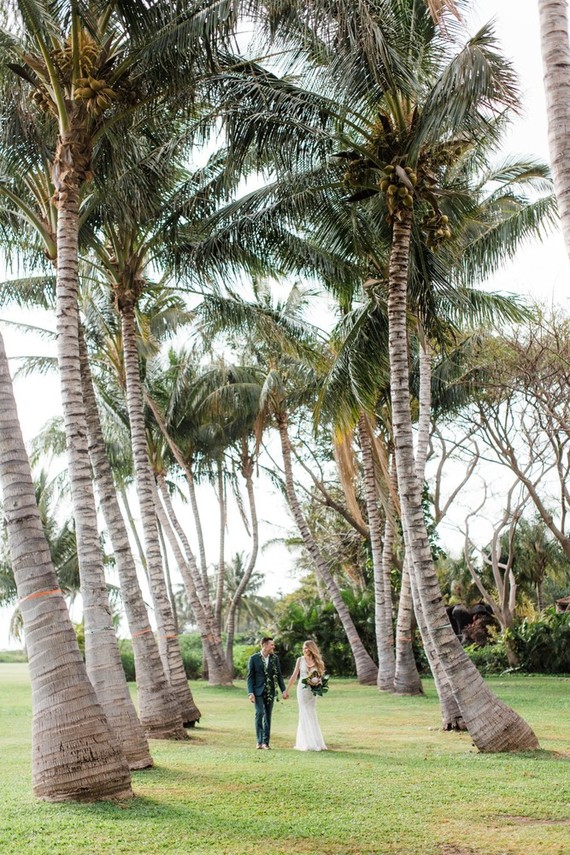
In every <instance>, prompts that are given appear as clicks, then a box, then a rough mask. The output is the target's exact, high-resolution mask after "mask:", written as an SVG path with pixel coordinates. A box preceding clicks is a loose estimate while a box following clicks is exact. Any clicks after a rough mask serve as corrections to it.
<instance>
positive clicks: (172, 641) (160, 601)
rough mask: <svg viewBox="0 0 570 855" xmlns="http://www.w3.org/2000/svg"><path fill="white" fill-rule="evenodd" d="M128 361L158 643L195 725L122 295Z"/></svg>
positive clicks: (131, 322)
mask: <svg viewBox="0 0 570 855" xmlns="http://www.w3.org/2000/svg"><path fill="white" fill-rule="evenodd" d="M119 309H120V312H121V325H122V333H123V354H124V360H125V385H126V398H127V411H128V414H129V423H130V428H131V445H132V451H133V460H134V464H135V475H136V489H137V496H138V500H139V509H140V516H141V522H142V528H143V539H144V549H145V555H146V562H147V571H148V577H149V581H150V589H151V594H152V598H153V602H154V610H155V619H156V624H157V631H158V645H159V649H160V655H161V658H162V665H163V668H164V671H165V673H166V676H167V677H168V680H169V682H170V685H171V687H172V689H173V691H174V694H175V696H176V700H177V701H178V705H179V707H180V714H181V717H182V722H183V723H184V724H185V725H191V724H192V723H193V722H195V721H197V720H198V719H199V718H200V711H199V710H198V708H197V707H196V704H195V703H194V699H193V697H192V692H191V691H190V688H189V686H188V680H187V679H186V673H185V671H184V664H183V662H182V656H181V655H180V647H179V644H178V635H177V633H176V629H175V626H174V619H173V617H172V609H171V608H170V603H169V602H168V597H167V594H166V590H165V584H164V573H163V570H162V555H161V551H160V541H159V538H158V528H157V522H156V511H155V505H154V495H153V493H154V476H153V474H152V470H151V468H150V462H149V459H148V451H147V444H146V433H145V423H144V409H143V396H142V388H141V380H140V372H139V361H138V352H137V338H136V329H135V314H134V306H133V303H132V301H131V300H128V299H127V300H123V301H121V298H120V296H119Z"/></svg>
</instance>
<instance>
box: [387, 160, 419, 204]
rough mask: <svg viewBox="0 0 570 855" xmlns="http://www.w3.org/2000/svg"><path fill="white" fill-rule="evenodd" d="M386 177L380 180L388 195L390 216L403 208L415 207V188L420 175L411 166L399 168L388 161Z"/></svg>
mask: <svg viewBox="0 0 570 855" xmlns="http://www.w3.org/2000/svg"><path fill="white" fill-rule="evenodd" d="M383 172H384V177H383V178H382V179H381V181H380V190H381V191H382V192H383V193H385V195H386V205H387V207H388V212H389V214H390V217H394V216H397V214H398V212H399V211H401V210H402V208H409V209H412V208H413V207H414V196H413V190H414V187H415V186H416V184H417V183H418V176H417V174H416V173H415V172H414V170H413V169H412V168H411V167H410V166H406V167H404V168H403V169H400V170H397V169H396V167H395V166H394V164H392V163H387V164H386V166H385V167H384V171H383Z"/></svg>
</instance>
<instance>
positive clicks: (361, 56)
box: [230, 0, 536, 750]
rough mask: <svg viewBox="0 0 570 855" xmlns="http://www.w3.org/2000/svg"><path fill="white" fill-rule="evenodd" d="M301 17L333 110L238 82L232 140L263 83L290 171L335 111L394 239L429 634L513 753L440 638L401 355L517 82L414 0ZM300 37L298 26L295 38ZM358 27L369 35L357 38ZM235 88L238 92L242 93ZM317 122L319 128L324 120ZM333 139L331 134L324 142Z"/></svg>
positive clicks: (405, 493) (293, 13) (355, 195)
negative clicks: (415, 247) (419, 292)
mask: <svg viewBox="0 0 570 855" xmlns="http://www.w3.org/2000/svg"><path fill="white" fill-rule="evenodd" d="M305 8H306V7H305V4H304V9H305ZM271 12H272V15H273V18H272V25H273V27H274V29H276V30H277V29H278V28H279V26H280V25H281V24H282V23H283V21H284V19H286V20H288V22H289V26H290V27H291V26H292V21H293V22H294V21H297V22H299V18H298V17H297V15H298V13H299V7H297V6H296V4H289V5H288V6H287V9H286V10H284V12H283V10H282V8H281V7H280V6H279V5H278V4H276V5H275V7H274V8H272V10H271ZM304 22H305V27H304V29H303V36H304V39H305V44H308V43H310V41H311V36H314V38H315V40H314V42H313V44H315V43H316V41H317V40H320V44H319V56H320V57H321V58H324V56H325V55H327V53H328V58H329V65H328V67H327V75H328V78H327V79H328V81H329V92H330V91H331V89H332V85H333V84H334V92H335V97H336V101H334V99H331V98H330V97H329V98H325V97H323V96H322V95H317V96H315V97H313V94H314V93H313V92H309V93H306V92H304V93H301V92H300V91H299V90H297V91H295V93H292V88H293V87H292V84H290V83H289V81H286V82H284V81H278V82H275V81H274V80H273V79H271V75H268V74H266V75H265V76H264V75H263V74H257V75H256V79H255V85H256V87H257V90H254V88H253V87H252V86H249V88H248V87H247V84H246V83H243V82H241V81H240V83H241V90H240V92H241V96H242V99H241V102H240V107H241V108H242V113H243V115H244V121H243V122H242V124H241V126H240V127H239V128H237V129H236V123H235V122H233V124H232V123H230V133H234V134H235V135H236V138H237V141H238V142H240V141H241V140H243V139H244V138H245V136H246V135H247V134H250V135H251V134H252V133H254V131H255V125H256V122H258V121H259V104H260V100H261V99H260V97H259V90H264V87H265V88H266V89H267V90H268V91H269V92H271V93H272V95H273V99H274V100H273V101H271V99H270V98H268V92H266V91H263V97H264V100H265V102H266V103H270V104H272V106H273V105H274V104H275V105H276V107H274V110H273V112H274V115H273V117H272V118H270V119H269V123H270V125H269V129H266V128H264V131H263V135H264V136H263V142H264V143H265V144H266V145H267V147H269V145H270V144H273V145H275V140H276V139H279V138H280V134H281V135H282V139H283V140H289V141H294V142H295V145H293V144H291V145H290V146H289V149H288V151H287V150H286V151H285V152H283V151H280V154H279V167H280V168H281V169H282V170H284V168H285V167H286V166H288V165H289V164H290V163H291V162H294V160H295V158H296V157H297V156H298V154H299V153H300V152H301V153H302V154H303V156H304V157H305V158H308V157H310V156H311V155H313V154H314V153H315V151H317V152H319V151H322V150H323V148H326V145H325V143H326V137H327V134H326V132H325V133H323V129H324V128H326V120H325V119H323V118H322V117H323V114H325V115H326V113H327V111H328V114H329V115H330V116H332V123H333V124H334V122H336V128H335V129H334V133H335V135H336V137H337V139H339V141H341V144H343V145H344V147H345V148H346V149H347V150H345V151H341V152H337V156H338V157H339V158H341V159H342V161H343V162H344V164H345V170H346V171H345V174H344V183H345V185H346V186H347V187H348V188H349V196H348V197H347V201H348V202H349V203H353V204H357V203H361V202H365V201H366V205H367V207H368V208H369V216H373V217H374V220H375V222H377V223H378V227H379V228H378V231H379V232H381V229H382V223H383V221H384V218H387V221H388V224H389V227H390V241H391V250H390V262H389V266H388V276H387V285H388V323H389V357H390V381H391V385H390V389H391V405H392V419H393V425H394V438H395V451H396V465H397V470H398V483H399V490H400V495H401V499H402V514H403V522H404V528H405V529H406V530H407V534H406V536H407V541H408V547H409V549H410V550H411V553H412V557H413V569H414V574H415V575H416V577H417V578H416V582H417V585H416V589H417V593H418V596H419V598H420V599H421V605H422V607H423V609H424V612H425V615H424V616H425V620H426V625H427V626H428V627H429V628H430V633H433V642H434V647H435V649H437V650H438V651H439V652H440V654H441V658H442V663H443V664H444V665H445V670H446V673H447V676H448V679H449V681H450V683H451V684H452V688H453V691H454V694H455V695H456V697H457V698H458V699H460V706H461V712H462V714H463V717H464V719H465V721H466V722H467V724H468V726H469V728H470V731H471V733H472V735H473V736H474V740H475V742H476V744H477V745H478V747H480V748H481V749H482V750H508V749H510V748H515V747H520V746H525V747H529V746H536V738H535V737H534V734H532V731H530V728H528V726H527V725H526V724H525V723H524V722H522V720H521V719H520V717H518V716H516V714H514V713H513V712H512V711H511V710H509V709H508V708H506V707H505V706H504V705H503V704H501V703H500V702H499V701H498V700H497V699H496V698H495V697H494V696H493V695H492V694H491V693H490V692H489V691H488V689H486V688H485V689H484V690H483V689H482V688H481V686H482V683H481V681H480V678H479V677H478V675H477V674H475V673H474V669H472V668H471V665H470V663H469V662H468V661H467V659H466V657H465V656H464V654H463V651H462V650H461V649H460V647H459V645H458V644H457V643H456V639H455V638H452V637H451V635H450V633H447V635H446V629H440V627H443V626H444V623H445V618H444V610H443V605H442V603H441V595H438V594H437V593H436V592H437V584H436V577H435V573H434V572H433V566H432V564H431V555H430V552H429V548H428V541H427V537H426V534H425V523H424V520H423V513H422V503H421V484H420V482H419V481H418V478H417V475H416V468H415V460H414V453H413V433H412V417H411V410H410V399H409V391H410V390H409V377H408V371H409V369H408V347H407V295H408V287H409V286H413V284H414V269H413V265H412V264H411V263H410V258H411V252H410V249H411V246H412V233H416V232H421V233H423V242H424V244H427V245H428V247H429V248H430V251H431V258H432V260H433V263H432V266H433V269H434V271H437V270H438V269H439V271H440V272H439V277H438V278H439V281H440V284H441V285H444V283H445V282H446V277H445V275H443V276H442V275H441V273H442V271H441V267H440V265H439V264H438V256H439V255H440V254H441V255H442V256H443V255H445V254H446V248H447V246H448V245H449V244H450V243H451V244H452V243H453V229H457V228H458V226H459V224H460V219H461V217H460V214H461V211H462V210H463V209H464V206H465V203H466V202H467V201H468V196H467V195H466V188H465V175H463V174H462V173H461V169H460V168H458V167H459V166H460V164H461V162H462V159H463V158H464V156H466V155H467V153H473V156H477V155H478V153H480V152H482V151H483V150H484V147H485V146H486V147H488V146H489V145H490V144H491V143H493V142H495V141H496V140H497V138H498V135H499V133H500V131H501V129H502V127H503V125H504V117H503V113H504V110H505V108H508V107H510V106H512V105H514V104H515V103H516V87H515V82H514V77H513V74H512V72H511V69H510V67H509V65H508V64H507V63H506V62H505V61H504V60H503V59H502V58H501V56H500V54H499V53H498V52H497V50H496V45H495V42H494V39H493V37H492V33H491V31H490V29H489V28H488V27H486V28H483V29H482V30H481V31H480V32H479V33H478V34H477V35H476V36H475V37H473V38H472V39H470V40H469V41H468V43H467V44H466V45H465V46H464V47H463V48H462V49H460V50H459V51H457V52H456V53H455V54H454V53H453V51H455V50H456V48H455V46H454V45H453V46H452V42H451V40H450V39H449V38H447V37H446V38H441V37H440V36H439V35H438V32H437V31H436V29H435V27H434V25H433V22H432V21H431V19H430V18H429V16H428V14H427V12H426V10H425V8H424V7H423V6H422V4H421V3H419V2H416V0H409V2H402V3H399V4H397V6H395V5H394V4H391V5H390V4H386V3H383V2H381V0H377V2H370V3H366V4H361V5H359V6H358V7H355V6H354V5H352V4H350V7H349V4H344V3H340V4H337V6H335V7H334V9H333V10H331V9H330V7H329V6H327V5H326V4H321V3H319V2H313V3H311V4H309V7H308V8H307V9H306V13H305V17H304ZM311 24H312V25H313V30H312V31H311ZM300 31H301V28H299V29H298V30H297V31H296V32H300ZM355 31H358V32H359V34H361V38H359V39H354V38H353V37H352V35H353V32H355ZM402 58H403V59H402ZM314 81H316V82H317V83H319V82H320V81H321V78H320V76H319V75H318V74H317V75H314V76H313V79H312V81H311V82H314ZM239 88H240V84H238V85H237V86H236V91H237V90H238V89H239ZM320 91H323V90H322V88H321V90H320ZM293 95H294V97H293ZM286 104H289V106H290V107H291V118H290V120H289V122H288V124H287V128H286V130H285V131H284V132H282V127H283V120H282V115H283V114H284V113H285V110H286ZM254 105H255V106H254ZM371 105H373V106H372V109H371ZM248 111H249V112H248ZM301 115H303V117H304V119H305V121H307V122H310V121H313V127H315V128H317V130H316V132H315V134H314V136H313V137H312V139H311V140H309V141H307V142H306V143H304V141H303V139H302V132H301V122H300V117H301ZM315 115H316V116H317V119H320V121H319V122H318V123H317V121H315V120H314V117H315ZM339 128H340V130H339ZM332 133H333V129H331V134H330V135H329V136H328V138H329V139H330V136H331V135H332ZM259 138H260V137H258V139H259ZM324 138H325V141H324V142H323V139H324ZM305 139H306V137H305ZM418 243H419V241H418ZM412 258H413V257H412ZM378 272H380V271H378ZM432 278H435V277H434V275H433V273H432ZM417 281H418V277H417V276H416V282H417ZM420 281H421V279H420ZM429 294H430V292H426V296H428V300H427V302H426V301H425V300H421V299H420V300H418V303H417V304H418V307H419V309H420V311H421V313H422V315H421V317H422V318H423V319H424V320H425V316H426V315H427V310H428V309H429V308H430V299H429ZM434 627H436V628H437V630H435V629H434ZM473 687H476V691H474V690H473ZM498 720H500V724H499V726H498V727H495V726H494V725H493V724H492V722H494V721H495V722H497V721H498Z"/></svg>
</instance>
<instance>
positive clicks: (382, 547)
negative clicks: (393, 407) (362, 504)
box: [358, 414, 395, 692]
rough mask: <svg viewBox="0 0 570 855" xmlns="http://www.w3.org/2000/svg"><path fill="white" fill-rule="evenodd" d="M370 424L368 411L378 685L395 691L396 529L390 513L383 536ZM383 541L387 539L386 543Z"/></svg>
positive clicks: (361, 425)
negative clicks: (393, 570) (392, 585)
mask: <svg viewBox="0 0 570 855" xmlns="http://www.w3.org/2000/svg"><path fill="white" fill-rule="evenodd" d="M370 429H371V425H370V423H369V422H368V421H367V419H366V417H365V415H364V414H361V416H360V419H359V422H358V433H359V437H360V447H361V449H362V462H363V464H364V495H365V498H366V509H367V512H368V526H369V529H370V549H371V552H372V567H373V570H374V605H375V608H374V615H375V624H376V644H377V647H378V679H377V684H378V688H379V689H381V690H382V691H384V692H393V691H394V670H395V662H394V629H393V624H392V597H391V591H390V587H389V585H390V569H391V566H390V565H391V561H392V548H393V546H394V529H393V526H392V522H391V520H390V519H389V517H388V516H387V518H386V523H385V525H384V538H382V533H381V532H382V522H381V519H380V508H379V507H378V490H377V489H376V472H375V467H374V458H373V456H372V446H371V442H370V436H369V433H368V431H369V430H370ZM382 541H383V542H382Z"/></svg>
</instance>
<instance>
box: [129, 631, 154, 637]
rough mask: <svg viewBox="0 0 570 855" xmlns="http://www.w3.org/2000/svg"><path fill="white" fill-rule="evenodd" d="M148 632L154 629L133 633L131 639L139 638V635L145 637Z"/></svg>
mask: <svg viewBox="0 0 570 855" xmlns="http://www.w3.org/2000/svg"><path fill="white" fill-rule="evenodd" d="M147 632H152V629H141V630H140V632H133V633H131V638H138V637H139V635H145V634H146V633H147Z"/></svg>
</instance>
